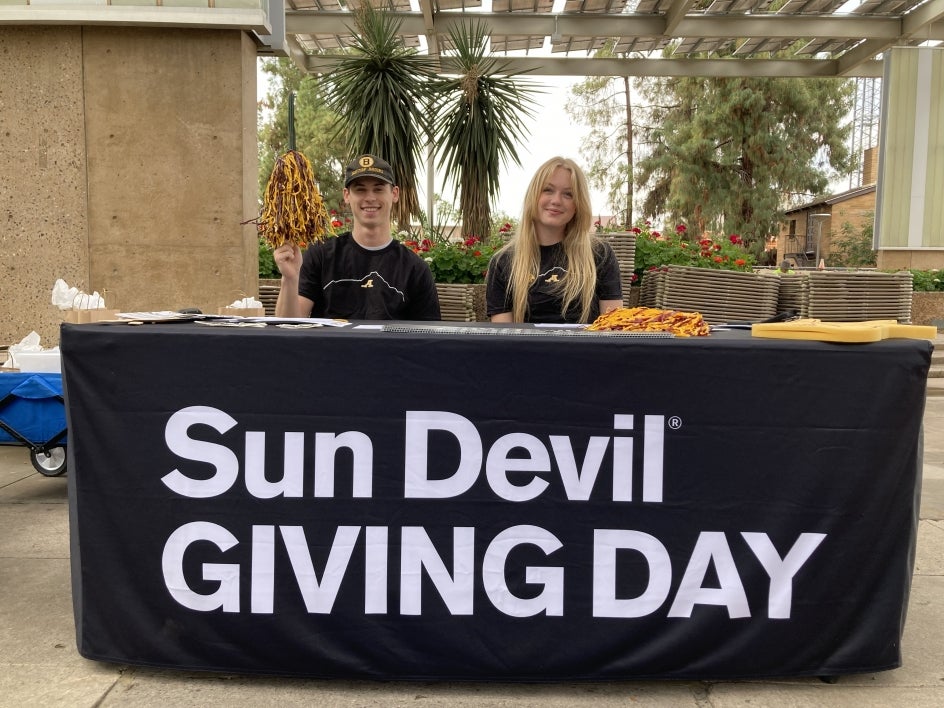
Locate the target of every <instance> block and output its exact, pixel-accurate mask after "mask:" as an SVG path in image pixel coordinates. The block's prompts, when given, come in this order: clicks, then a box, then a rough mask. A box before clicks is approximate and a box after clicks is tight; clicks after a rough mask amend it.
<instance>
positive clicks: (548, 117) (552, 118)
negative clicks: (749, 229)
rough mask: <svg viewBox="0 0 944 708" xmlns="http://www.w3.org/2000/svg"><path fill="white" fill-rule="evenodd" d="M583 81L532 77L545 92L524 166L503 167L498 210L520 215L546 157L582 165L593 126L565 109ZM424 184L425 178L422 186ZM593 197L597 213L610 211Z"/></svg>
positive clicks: (523, 152) (522, 153) (522, 151)
mask: <svg viewBox="0 0 944 708" xmlns="http://www.w3.org/2000/svg"><path fill="white" fill-rule="evenodd" d="M580 80H581V79H580V78H578V77H572V76H540V77H535V78H534V79H532V81H533V82H534V83H536V84H539V87H540V88H541V90H543V91H545V93H542V94H540V95H539V96H538V108H537V109H536V111H535V116H534V118H532V119H531V120H529V121H526V126H527V134H528V136H529V137H528V140H527V141H526V142H525V143H523V144H521V145H519V147H518V157H519V158H520V160H521V165H520V166H516V165H506V167H505V169H504V170H503V173H502V177H501V181H500V183H499V196H498V204H497V205H496V210H497V212H501V213H505V214H508V215H509V216H512V217H515V218H517V217H518V216H519V214H520V212H521V205H522V202H523V200H524V194H525V191H527V188H528V184H529V182H530V181H531V177H532V176H533V175H534V173H535V172H536V171H537V169H538V167H540V166H541V165H542V164H543V163H544V162H545V161H546V160H548V159H550V158H552V157H555V156H561V157H569V158H571V159H573V160H574V161H575V162H576V163H577V164H578V165H583V163H584V161H583V158H582V157H581V155H580V141H581V139H582V138H583V137H584V136H585V135H586V134H587V133H588V132H589V131H590V129H589V128H588V127H587V126H584V125H580V124H576V123H573V122H572V121H571V119H570V118H569V117H568V115H567V114H566V113H565V112H564V105H565V104H566V103H567V100H568V98H569V94H570V87H571V86H573V85H574V84H575V83H577V82H578V81H580ZM425 184H426V181H425V177H424V178H423V185H424V186H425ZM436 184H437V186H436V192H437V193H438V194H441V195H443V197H447V196H448V195H446V194H445V193H444V191H443V188H442V186H441V185H440V182H439V181H438V180H437V182H436ZM590 199H591V203H592V204H593V209H594V213H595V214H600V213H605V214H607V213H609V210H608V209H606V208H605V207H606V198H605V196H604V195H603V194H602V193H598V192H592V193H591V195H590ZM458 201H459V198H458V195H456V197H455V202H456V204H458ZM421 203H422V204H424V205H425V204H426V197H425V194H424V195H423V196H421Z"/></svg>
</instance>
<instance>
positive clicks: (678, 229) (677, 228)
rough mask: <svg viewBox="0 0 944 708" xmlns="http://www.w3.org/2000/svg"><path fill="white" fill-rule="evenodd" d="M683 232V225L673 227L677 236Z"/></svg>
mask: <svg viewBox="0 0 944 708" xmlns="http://www.w3.org/2000/svg"><path fill="white" fill-rule="evenodd" d="M685 230H686V229H685V224H679V225H678V226H676V227H675V233H677V234H684V233H685Z"/></svg>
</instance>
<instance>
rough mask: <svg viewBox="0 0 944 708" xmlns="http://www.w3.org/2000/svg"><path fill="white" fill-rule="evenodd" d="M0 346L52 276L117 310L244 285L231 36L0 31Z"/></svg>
mask: <svg viewBox="0 0 944 708" xmlns="http://www.w3.org/2000/svg"><path fill="white" fill-rule="evenodd" d="M0 47H2V49H0V75H2V76H3V80H2V81H0V165H3V166H4V170H3V174H2V177H0V223H2V224H3V229H0V258H2V271H0V343H14V342H16V341H19V339H21V338H22V337H23V336H25V335H26V334H28V333H29V331H30V330H36V331H37V332H38V333H39V334H40V335H41V337H42V343H43V345H44V346H54V345H55V344H57V343H58V327H59V323H60V321H61V315H60V313H58V312H57V311H56V310H55V309H54V308H53V306H52V304H51V303H50V293H51V291H52V286H53V283H54V282H55V280H56V278H63V279H64V280H66V282H67V283H69V285H76V286H79V287H81V288H83V289H86V290H88V291H89V292H91V291H92V290H98V291H99V292H104V294H105V296H106V300H107V301H108V304H109V306H116V307H118V308H120V309H122V310H126V311H127V310H134V311H138V310H168V309H169V310H176V309H179V308H182V307H199V308H200V309H202V310H204V311H206V312H210V311H213V312H215V311H216V308H217V307H219V306H221V305H225V304H228V303H230V302H232V301H233V300H234V299H236V298H237V297H240V296H242V295H243V294H245V295H254V294H256V288H257V272H258V271H257V258H258V255H257V246H256V235H255V227H254V226H253V225H251V224H247V225H242V224H241V222H243V221H246V220H247V219H251V218H253V217H254V216H256V214H257V210H258V205H257V194H258V187H257V173H258V157H257V149H256V50H255V45H254V43H253V42H252V40H251V39H250V38H249V37H248V36H247V35H246V34H245V33H244V32H240V31H237V30H214V29H195V30H183V29H167V28H141V27H121V28H118V27H75V26H73V27H36V26H30V27H12V26H11V27H0Z"/></svg>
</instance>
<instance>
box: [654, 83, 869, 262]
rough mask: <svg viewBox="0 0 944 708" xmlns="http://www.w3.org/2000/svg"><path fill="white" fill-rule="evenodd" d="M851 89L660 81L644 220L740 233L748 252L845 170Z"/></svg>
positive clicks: (846, 86)
mask: <svg viewBox="0 0 944 708" xmlns="http://www.w3.org/2000/svg"><path fill="white" fill-rule="evenodd" d="M853 89H854V87H853V84H852V82H850V81H839V80H835V79H781V78H773V79H772V78H688V77H683V78H678V77H673V78H663V79H657V80H652V81H650V82H648V83H647V84H645V85H644V86H642V88H641V90H642V95H643V96H644V97H645V98H646V99H647V100H648V102H649V104H650V105H649V106H648V107H647V109H646V111H647V114H648V121H647V122H648V125H649V127H648V128H646V129H645V131H644V133H643V134H644V135H645V136H646V140H647V142H648V146H649V148H650V150H651V151H650V153H649V154H648V155H647V156H646V157H644V158H642V159H641V160H638V161H637V163H636V167H637V175H636V177H637V185H639V186H645V187H648V190H649V191H648V195H647V197H646V200H645V202H644V203H643V212H644V216H648V217H655V216H667V217H668V218H669V219H670V220H672V219H674V220H676V221H685V222H688V223H690V224H694V225H696V226H697V228H698V229H700V230H708V231H715V232H721V233H737V234H740V235H741V237H742V238H743V239H744V241H745V243H747V244H748V245H749V246H750V248H751V249H752V251H753V252H754V253H755V254H758V253H760V251H761V250H762V249H763V244H764V240H765V237H766V236H767V235H768V234H773V233H776V232H777V226H778V223H779V222H780V221H781V220H782V214H783V211H782V210H783V208H784V207H785V206H786V205H789V204H790V203H791V202H794V201H795V200H796V199H797V198H798V197H800V195H802V196H803V197H805V198H809V197H814V196H819V195H822V194H823V193H824V192H825V190H826V188H827V186H828V184H829V180H830V178H831V177H832V176H834V175H835V174H843V173H845V172H846V171H847V170H848V169H849V167H850V165H851V160H850V155H849V150H848V147H847V145H848V143H847V137H848V135H849V130H850V128H851V124H849V123H848V122H847V116H848V115H849V109H850V106H851V103H850V102H851V96H852V91H853Z"/></svg>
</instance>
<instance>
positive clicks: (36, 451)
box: [0, 372, 67, 477]
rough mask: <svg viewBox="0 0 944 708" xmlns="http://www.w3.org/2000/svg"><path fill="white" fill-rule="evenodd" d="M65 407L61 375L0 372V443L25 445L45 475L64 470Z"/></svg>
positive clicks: (63, 471)
mask: <svg viewBox="0 0 944 708" xmlns="http://www.w3.org/2000/svg"><path fill="white" fill-rule="evenodd" d="M66 433H67V430H66V409H65V404H64V401H63V399H62V374H52V373H28V372H19V373H14V372H9V373H7V372H4V373H0V445H23V446H25V447H28V448H29V451H30V462H32V463H33V468H34V469H35V470H36V471H37V472H39V473H40V474H42V475H45V476H46V477H58V476H59V475H61V474H64V473H65V471H66V444H67V440H66Z"/></svg>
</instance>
